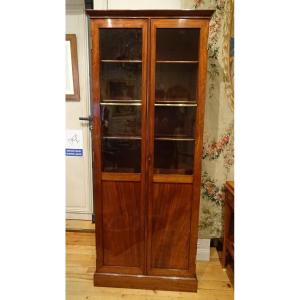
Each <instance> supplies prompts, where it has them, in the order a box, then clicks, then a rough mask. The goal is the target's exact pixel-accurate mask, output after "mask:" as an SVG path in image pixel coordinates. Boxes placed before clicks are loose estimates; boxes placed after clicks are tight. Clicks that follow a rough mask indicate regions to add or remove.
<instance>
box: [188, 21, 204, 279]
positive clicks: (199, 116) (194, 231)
mask: <svg viewBox="0 0 300 300" xmlns="http://www.w3.org/2000/svg"><path fill="white" fill-rule="evenodd" d="M198 23H199V26H200V39H199V54H198V59H199V64H198V89H197V102H198V106H197V113H196V126H195V155H194V178H193V200H192V214H191V238H190V253H189V271H190V272H191V273H192V274H195V272H196V270H195V267H196V264H195V261H196V253H197V239H198V220H199V209H200V198H201V197H200V196H201V195H200V191H201V173H202V168H201V166H202V145H203V129H204V112H205V96H206V73H207V39H208V21H206V20H199V21H198Z"/></svg>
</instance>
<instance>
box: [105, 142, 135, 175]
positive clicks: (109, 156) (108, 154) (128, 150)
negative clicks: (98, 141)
mask: <svg viewBox="0 0 300 300" xmlns="http://www.w3.org/2000/svg"><path fill="white" fill-rule="evenodd" d="M140 157H141V141H140V140H127V139H110V138H103V139H102V170H103V171H104V172H124V173H139V172H140V169H141V167H140V161H141V159H140Z"/></svg>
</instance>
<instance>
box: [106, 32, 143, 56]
mask: <svg viewBox="0 0 300 300" xmlns="http://www.w3.org/2000/svg"><path fill="white" fill-rule="evenodd" d="M141 53H142V30H141V29H137V28H133V29H127V28H126V29H119V28H105V29H104V28H103V29H100V57H101V59H109V60H115V59H124V60H126V59H127V60H129V59H133V60H141V59H142V54H141Z"/></svg>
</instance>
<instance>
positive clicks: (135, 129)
mask: <svg viewBox="0 0 300 300" xmlns="http://www.w3.org/2000/svg"><path fill="white" fill-rule="evenodd" d="M101 125H102V135H103V136H140V133H141V129H140V128H141V106H130V105H101Z"/></svg>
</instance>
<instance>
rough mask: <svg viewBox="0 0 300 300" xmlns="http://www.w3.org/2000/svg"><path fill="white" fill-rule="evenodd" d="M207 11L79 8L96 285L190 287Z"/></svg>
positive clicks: (193, 287)
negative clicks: (88, 109) (83, 22)
mask: <svg viewBox="0 0 300 300" xmlns="http://www.w3.org/2000/svg"><path fill="white" fill-rule="evenodd" d="M212 14H213V11H212V10H182V11H181V10H163V11H157V10H141V11H138V10H129V11H125V10H106V11H95V10H87V15H88V16H89V26H90V34H91V43H90V44H91V49H90V50H91V71H92V122H93V127H92V128H93V129H92V141H93V189H94V203H95V214H96V252H97V253H96V254H97V255H96V257H97V259H96V272H95V274H94V284H95V285H96V286H110V287H122V288H143V289H161V290H178V291H196V290H197V278H196V273H195V258H196V250H197V249H196V244H197V236H198V216H199V202H200V184H201V183H200V180H201V157H202V136H203V119H204V104H205V86H206V73H207V38H208V25H209V20H210V18H211V16H212Z"/></svg>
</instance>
